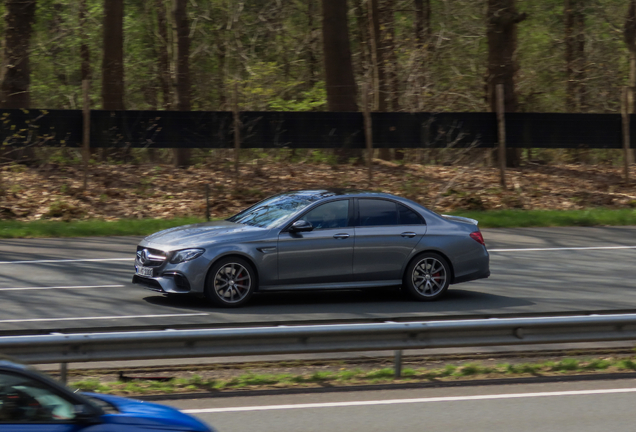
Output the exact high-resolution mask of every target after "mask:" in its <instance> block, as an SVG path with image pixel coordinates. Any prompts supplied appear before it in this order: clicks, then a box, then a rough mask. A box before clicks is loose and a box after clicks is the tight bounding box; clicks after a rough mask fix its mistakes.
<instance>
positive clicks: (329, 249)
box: [278, 199, 355, 285]
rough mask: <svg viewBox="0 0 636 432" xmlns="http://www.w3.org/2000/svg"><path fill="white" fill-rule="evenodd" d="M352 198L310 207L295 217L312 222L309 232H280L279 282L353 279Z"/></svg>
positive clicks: (292, 282)
mask: <svg viewBox="0 0 636 432" xmlns="http://www.w3.org/2000/svg"><path fill="white" fill-rule="evenodd" d="M352 207H353V203H352V201H351V200H350V199H340V200H336V201H330V202H328V203H325V204H321V205H318V206H317V207H315V208H313V209H311V210H309V211H308V212H307V213H306V214H304V215H302V216H300V217H299V218H297V219H296V220H305V221H307V222H309V223H311V224H312V226H313V230H312V231H309V232H298V233H294V232H290V231H289V230H286V231H283V232H281V234H280V235H279V238H278V279H279V284H280V285H317V284H326V283H341V282H350V281H351V280H352V278H353V276H352V274H353V245H354V241H355V231H354V228H353V226H352V223H351V221H352V213H353V209H352Z"/></svg>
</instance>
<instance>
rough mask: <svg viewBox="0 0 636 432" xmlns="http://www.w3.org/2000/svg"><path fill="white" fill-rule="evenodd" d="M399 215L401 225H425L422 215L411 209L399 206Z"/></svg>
mask: <svg viewBox="0 0 636 432" xmlns="http://www.w3.org/2000/svg"><path fill="white" fill-rule="evenodd" d="M397 206H398V214H399V217H400V219H399V223H400V225H423V224H424V222H423V221H422V218H421V217H420V215H418V214H417V213H415V212H414V211H413V210H411V209H410V208H408V207H406V206H403V205H402V204H398V205H397Z"/></svg>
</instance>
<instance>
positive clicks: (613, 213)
mask: <svg viewBox="0 0 636 432" xmlns="http://www.w3.org/2000/svg"><path fill="white" fill-rule="evenodd" d="M451 214H453V215H456V216H465V217H469V218H472V219H477V220H478V221H479V226H480V227H481V228H519V227H551V226H600V225H614V226H620V225H636V210H635V209H602V208H598V209H589V210H491V211H456V212H451Z"/></svg>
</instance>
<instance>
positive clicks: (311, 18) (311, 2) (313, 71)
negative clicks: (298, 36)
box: [306, 0, 318, 88]
mask: <svg viewBox="0 0 636 432" xmlns="http://www.w3.org/2000/svg"><path fill="white" fill-rule="evenodd" d="M306 1H307V27H308V31H309V38H308V39H309V40H308V41H307V67H308V71H307V72H308V74H309V80H308V83H309V86H310V88H313V87H314V86H315V85H316V84H317V83H318V56H317V55H316V43H315V42H316V41H315V39H316V24H315V21H316V9H317V8H316V6H317V4H316V0H306Z"/></svg>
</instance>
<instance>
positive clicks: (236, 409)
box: [182, 388, 636, 414]
mask: <svg viewBox="0 0 636 432" xmlns="http://www.w3.org/2000/svg"><path fill="white" fill-rule="evenodd" d="M634 392H636V388H626V389H602V390H574V391H560V392H542V393H512V394H495V395H477V396H447V397H432V398H418V399H392V400H373V401H350V402H325V403H309V404H292V405H264V406H247V407H228V408H203V409H188V410H182V412H184V413H187V414H204V413H224V412H244V411H273V410H287V409H311V408H337V407H353V406H370V405H399V404H413V403H429V402H462V401H475V400H493V399H519V398H533V397H554V396H584V395H597V394H615V393H634Z"/></svg>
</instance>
